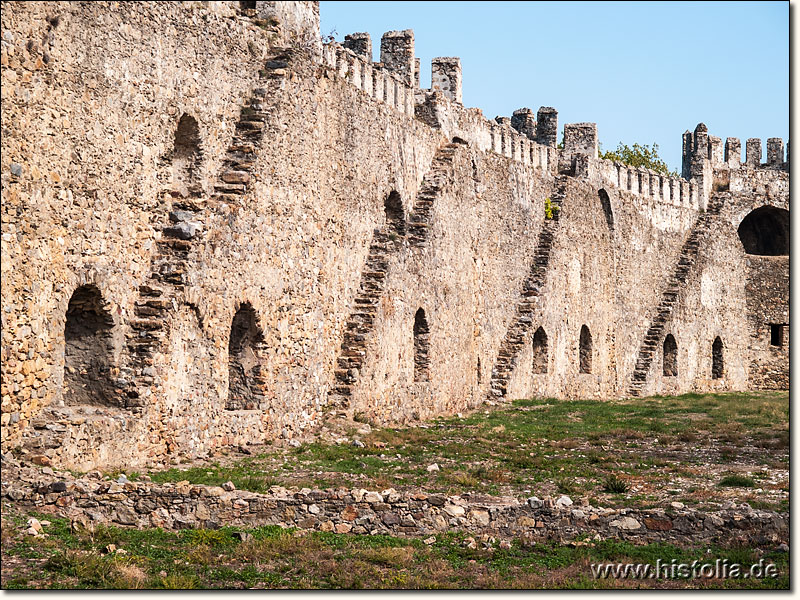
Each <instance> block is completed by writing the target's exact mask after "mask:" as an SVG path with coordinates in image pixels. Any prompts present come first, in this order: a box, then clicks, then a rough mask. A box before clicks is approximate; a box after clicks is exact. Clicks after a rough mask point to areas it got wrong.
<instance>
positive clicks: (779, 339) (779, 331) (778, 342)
mask: <svg viewBox="0 0 800 600" xmlns="http://www.w3.org/2000/svg"><path fill="white" fill-rule="evenodd" d="M785 327H786V326H785V325H779V324H775V323H773V324H771V325H770V326H769V345H770V346H778V347H781V346H783V344H784V335H785V334H784V328H785Z"/></svg>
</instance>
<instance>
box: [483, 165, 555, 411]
mask: <svg viewBox="0 0 800 600" xmlns="http://www.w3.org/2000/svg"><path fill="white" fill-rule="evenodd" d="M565 196H566V178H565V177H564V176H560V177H557V178H556V185H555V188H554V190H553V192H552V193H551V195H550V201H551V203H552V206H553V218H552V219H545V220H544V223H543V224H542V229H541V231H540V232H539V239H538V240H537V243H536V254H535V255H534V259H533V264H532V265H531V269H530V272H529V273H528V276H527V277H526V278H525V281H524V283H523V284H522V293H521V294H520V297H519V299H518V300H517V307H516V312H515V314H514V318H513V321H512V323H511V326H510V327H509V328H508V331H507V332H506V336H505V338H504V339H503V341H502V342H501V344H500V350H499V352H498V354H497V360H496V361H495V364H494V368H493V369H492V377H491V381H490V383H489V399H490V400H497V399H501V398H503V397H505V395H506V391H507V389H508V380H509V378H510V377H511V373H513V371H514V367H516V364H517V356H518V355H519V352H520V350H521V349H522V347H523V346H524V345H525V339H526V337H527V335H528V333H529V332H530V330H531V328H532V326H533V313H534V312H535V311H536V309H537V308H539V297H540V294H541V291H542V287H543V286H544V281H545V277H546V276H547V267H548V266H549V264H550V254H551V250H552V248H553V240H554V239H555V234H556V230H557V229H558V219H559V215H560V213H561V202H562V201H563V199H564V197H565ZM556 208H557V210H556Z"/></svg>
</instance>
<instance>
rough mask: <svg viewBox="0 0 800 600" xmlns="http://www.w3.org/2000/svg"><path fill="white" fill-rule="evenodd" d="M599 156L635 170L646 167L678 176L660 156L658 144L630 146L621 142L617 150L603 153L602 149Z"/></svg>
mask: <svg viewBox="0 0 800 600" xmlns="http://www.w3.org/2000/svg"><path fill="white" fill-rule="evenodd" d="M598 156H599V157H600V158H603V159H605V160H615V161H617V162H621V163H623V164H626V165H628V166H631V167H634V168H638V167H644V168H645V169H650V170H651V171H655V172H656V173H662V174H664V175H669V176H671V177H677V176H678V173H677V172H676V171H670V169H669V167H668V166H667V163H666V162H664V160H663V159H662V158H661V157H660V156H659V155H658V144H656V143H653V145H652V146H648V145H647V144H634V145H633V146H628V144H623V143H622V142H620V143H619V144H618V145H617V149H616V150H609V151H608V152H603V149H602V147H601V148H600V150H599V152H598Z"/></svg>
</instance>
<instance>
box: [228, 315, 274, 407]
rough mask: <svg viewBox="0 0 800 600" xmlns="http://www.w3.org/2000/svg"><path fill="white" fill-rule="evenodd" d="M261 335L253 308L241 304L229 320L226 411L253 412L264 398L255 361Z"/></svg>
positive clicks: (259, 366)
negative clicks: (230, 320)
mask: <svg viewBox="0 0 800 600" xmlns="http://www.w3.org/2000/svg"><path fill="white" fill-rule="evenodd" d="M263 343H264V336H263V334H262V332H261V328H260V327H259V326H258V318H257V315H256V311H255V309H254V308H253V307H252V306H251V305H250V304H249V303H244V304H242V306H241V307H239V310H237V311H236V314H235V315H234V317H233V322H232V323H231V337H230V340H229V342H228V401H227V403H226V405H225V408H226V409H227V410H254V409H256V408H258V407H259V406H260V404H261V402H262V400H263V399H264V383H265V382H264V380H263V378H262V377H261V364H260V362H259V357H260V350H261V347H262V345H263Z"/></svg>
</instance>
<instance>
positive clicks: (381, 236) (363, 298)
mask: <svg viewBox="0 0 800 600" xmlns="http://www.w3.org/2000/svg"><path fill="white" fill-rule="evenodd" d="M459 145H460V143H458V142H453V143H449V144H446V145H444V146H442V147H441V148H440V149H439V150H437V152H436V154H435V155H434V157H433V161H432V162H431V168H430V170H429V171H428V173H427V174H426V175H425V178H424V179H423V181H422V186H421V187H420V189H419V192H418V193H417V198H416V200H415V202H414V206H413V208H412V211H411V215H410V218H409V221H408V224H407V226H405V227H404V228H401V227H397V226H392V225H391V224H387V225H386V226H384V227H381V228H379V229H375V231H374V232H373V235H372V242H371V244H370V246H369V253H368V254H367V261H366V263H365V265H364V269H363V270H362V272H361V284H360V286H359V290H358V293H357V294H356V297H355V299H354V300H353V308H352V311H351V313H350V316H349V317H348V319H347V322H346V324H345V331H344V338H343V340H342V346H341V349H340V351H339V356H338V357H337V359H336V369H335V371H334V376H335V378H336V383H335V386H334V388H333V393H332V394H331V399H330V401H329V406H330V407H331V408H332V409H338V410H346V409H347V408H348V407H349V406H350V399H351V396H352V392H353V386H354V385H355V382H356V380H357V379H358V375H359V372H360V370H361V368H362V367H363V366H364V359H365V357H366V348H367V337H368V336H369V334H370V333H372V330H373V329H374V328H375V316H376V314H377V312H378V303H379V301H380V298H381V296H383V292H384V290H385V287H386V277H387V274H388V268H389V259H390V257H391V256H392V255H393V254H396V253H398V252H399V251H400V249H401V248H402V241H403V237H405V239H407V240H408V244H409V246H412V247H417V248H419V247H421V246H423V245H424V244H425V242H426V241H427V239H428V231H429V227H430V221H431V213H432V210H433V204H434V202H435V200H436V197H437V196H438V195H439V194H440V193H441V191H442V189H443V188H444V186H445V185H446V184H447V182H448V181H449V180H450V179H451V178H452V165H453V157H454V156H455V153H456V150H457V149H458V147H459ZM404 229H405V230H407V231H405V230H404Z"/></svg>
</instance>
